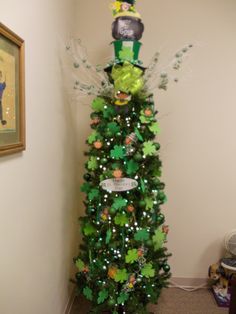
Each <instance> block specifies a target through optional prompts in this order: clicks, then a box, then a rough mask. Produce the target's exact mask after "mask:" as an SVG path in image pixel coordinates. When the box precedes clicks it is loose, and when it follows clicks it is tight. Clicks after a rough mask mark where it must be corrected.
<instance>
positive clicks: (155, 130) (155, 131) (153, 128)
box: [149, 122, 161, 135]
mask: <svg viewBox="0 0 236 314" xmlns="http://www.w3.org/2000/svg"><path fill="white" fill-rule="evenodd" d="M149 130H150V131H151V132H152V133H153V134H155V135H158V134H160V132H161V130H160V126H159V124H158V123H157V122H154V123H152V124H151V125H150V126H149Z"/></svg>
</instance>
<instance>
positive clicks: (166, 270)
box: [162, 264, 170, 273]
mask: <svg viewBox="0 0 236 314" xmlns="http://www.w3.org/2000/svg"><path fill="white" fill-rule="evenodd" d="M162 268H163V270H164V272H165V273H168V272H169V271H170V265H168V264H164V265H163V266H162Z"/></svg>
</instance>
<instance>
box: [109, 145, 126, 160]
mask: <svg viewBox="0 0 236 314" xmlns="http://www.w3.org/2000/svg"><path fill="white" fill-rule="evenodd" d="M110 156H111V157H112V158H114V159H117V160H118V159H124V157H125V149H124V147H123V146H118V145H115V147H114V149H112V150H111V152H110Z"/></svg>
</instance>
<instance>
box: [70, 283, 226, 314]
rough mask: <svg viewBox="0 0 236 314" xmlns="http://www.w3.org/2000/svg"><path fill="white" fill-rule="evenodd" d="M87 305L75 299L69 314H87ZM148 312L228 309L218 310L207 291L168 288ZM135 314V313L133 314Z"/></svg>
mask: <svg viewBox="0 0 236 314" xmlns="http://www.w3.org/2000/svg"><path fill="white" fill-rule="evenodd" d="M88 309H89V303H87V302H86V301H85V300H78V299H76V300H75V302H74V305H73V308H72V311H71V313H70V314H87V313H88ZM149 310H150V311H151V312H153V313H155V314H223V313H225V314H226V313H228V309H222V308H219V307H218V306H217V305H216V303H215V300H214V297H213V296H212V294H211V293H210V292H209V291H208V290H207V289H202V290H198V291H196V292H185V291H183V290H180V289H175V288H170V289H168V290H164V291H163V293H162V296H161V298H160V301H159V304H158V305H151V306H150V308H149ZM134 314H135V313H134Z"/></svg>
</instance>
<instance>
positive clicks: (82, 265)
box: [75, 258, 85, 271]
mask: <svg viewBox="0 0 236 314" xmlns="http://www.w3.org/2000/svg"><path fill="white" fill-rule="evenodd" d="M75 265H76V267H77V268H78V269H79V271H83V270H84V267H85V265H84V262H83V261H82V260H81V259H80V258H79V259H77V261H76V263H75Z"/></svg>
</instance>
